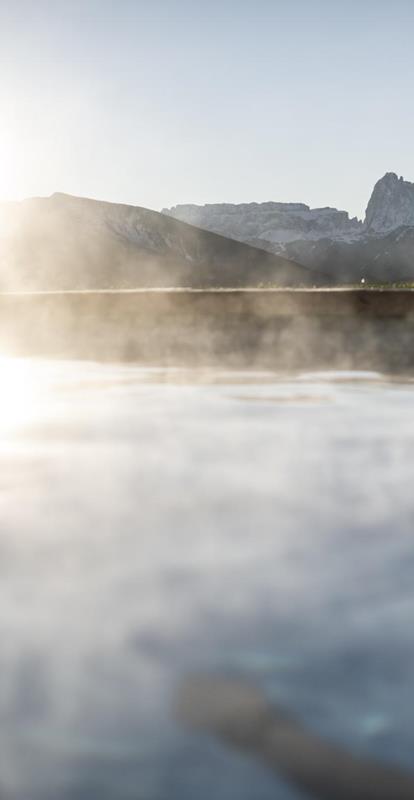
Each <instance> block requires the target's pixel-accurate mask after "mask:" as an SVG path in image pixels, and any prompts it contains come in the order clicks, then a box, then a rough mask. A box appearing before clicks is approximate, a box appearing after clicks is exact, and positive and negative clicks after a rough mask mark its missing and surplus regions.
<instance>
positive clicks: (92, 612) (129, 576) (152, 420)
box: [0, 358, 414, 800]
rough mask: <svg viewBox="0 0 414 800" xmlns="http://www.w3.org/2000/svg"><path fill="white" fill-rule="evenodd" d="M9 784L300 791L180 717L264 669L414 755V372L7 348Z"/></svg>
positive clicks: (265, 684)
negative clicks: (24, 356)
mask: <svg viewBox="0 0 414 800" xmlns="http://www.w3.org/2000/svg"><path fill="white" fill-rule="evenodd" d="M0 381H1V396H0V438H1V449H0V569H1V603H0V636H1V648H0V668H1V677H2V680H1V682H0V721H1V724H0V790H1V792H2V797H5V798H8V797H12V798H14V800H26V798H30V800H40V799H41V800H52V798H53V799H54V798H57V797H59V798H62V799H63V800H69V798H71V799H72V798H76V800H84V799H85V800H86V798H88V800H93V798H99V800H115V798H116V800H130V799H131V800H132V798H134V800H195V798H197V800H212V798H214V800H229V799H230V798H231V799H232V800H233V799H234V800H253V798H254V800H270V798H272V799H273V798H276V797H277V798H280V800H299V797H304V795H300V794H299V793H298V792H296V791H295V790H294V789H293V788H292V787H290V786H288V785H287V784H286V783H284V782H283V781H282V780H281V779H279V777H278V776H277V775H274V774H271V773H270V771H268V770H267V769H266V768H265V767H264V766H261V765H260V764H259V763H258V762H257V763H256V762H255V761H253V760H252V759H250V758H248V757H247V756H245V755H243V754H241V753H237V752H233V751H232V750H230V749H228V748H227V747H226V746H225V745H224V744H222V743H221V742H220V741H216V740H214V739H213V738H211V737H209V736H207V735H205V734H201V733H195V732H193V731H190V730H187V729H186V728H185V727H184V726H183V725H182V724H181V723H179V722H177V720H176V718H175V714H174V705H175V698H176V693H177V688H178V687H179V685H180V683H181V682H182V680H183V679H185V676H186V675H191V674H194V673H197V672H200V671H202V672H203V673H204V672H206V671H207V672H208V671H211V672H218V673H220V674H223V673H225V674H229V675H232V674H234V675H237V676H240V675H242V676H244V677H247V678H249V679H250V680H252V681H253V682H254V683H256V684H257V685H259V686H261V687H262V688H263V689H264V691H265V692H266V694H267V696H268V697H269V699H270V700H271V701H272V702H275V703H277V704H279V705H282V706H285V707H286V708H287V709H289V710H290V711H292V712H293V713H294V714H295V715H296V716H297V717H298V718H299V719H300V720H302V721H303V722H304V723H305V724H306V725H307V726H308V727H309V728H311V729H313V730H315V731H316V732H318V733H319V734H321V735H323V736H325V737H327V738H329V739H331V740H333V741H336V742H339V743H342V744H344V745H346V746H347V747H349V748H350V749H352V750H353V751H354V752H356V753H360V754H368V755H371V756H375V757H376V758H378V759H380V760H383V761H385V762H389V763H394V764H400V765H403V766H405V767H408V768H413V767H414V762H413V754H412V741H413V737H414V703H413V697H414V671H413V668H412V665H413V660H414V635H413V618H414V532H413V531H414V490H413V471H414V413H413V409H414V383H411V381H410V380H408V379H407V378H404V379H401V380H399V379H398V378H393V379H392V380H391V379H388V378H387V376H383V375H378V374H373V373H353V372H347V373H340V372H339V373H308V374H304V373H301V374H295V375H289V374H286V375H281V374H276V373H272V372H226V371H223V372H220V371H219V370H202V371H191V372H190V371H186V370H181V369H172V368H171V369H168V370H165V369H157V368H154V369H148V368H141V367H139V366H134V365H130V366H128V365H120V364H119V365H118V364H98V363H87V362H70V361H67V362H63V361H61V362H60V361H45V360H19V359H9V358H2V359H0Z"/></svg>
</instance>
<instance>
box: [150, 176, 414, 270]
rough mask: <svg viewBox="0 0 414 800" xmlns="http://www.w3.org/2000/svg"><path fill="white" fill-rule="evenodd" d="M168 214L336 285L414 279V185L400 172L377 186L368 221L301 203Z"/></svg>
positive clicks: (178, 209) (218, 207) (210, 207)
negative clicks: (320, 275)
mask: <svg viewBox="0 0 414 800" xmlns="http://www.w3.org/2000/svg"><path fill="white" fill-rule="evenodd" d="M164 213H166V214H168V215H171V216H173V217H174V218H175V219H181V220H186V221H187V222H193V224H194V222H195V221H196V222H197V224H198V225H199V226H200V227H205V228H207V229H208V230H215V231H219V232H221V233H226V235H227V236H232V237H233V238H235V239H239V240H241V241H244V242H249V243H250V244H252V245H254V246H259V247H263V248H264V249H266V250H268V251H269V252H271V253H274V254H276V255H280V256H283V257H285V258H287V259H292V260H294V261H295V262H298V263H300V264H303V265H304V266H307V267H308V268H309V269H312V270H317V271H319V272H322V273H324V274H325V275H329V276H330V280H331V281H334V282H336V281H338V282H354V281H360V280H361V279H362V278H365V279H368V280H372V281H404V280H414V184H413V183H410V182H408V181H405V180H404V179H403V178H402V177H400V178H399V177H398V176H397V175H396V174H395V173H394V172H387V173H386V174H385V175H384V176H383V177H382V178H381V179H380V180H379V181H378V182H377V183H376V184H375V187H374V190H373V192H372V195H371V198H370V200H369V203H368V206H367V210H366V215H365V220H364V221H363V222H360V221H359V220H357V219H356V218H352V219H350V217H349V215H348V214H347V213H346V211H338V210H337V209H335V208H322V209H310V208H309V206H306V205H303V204H301V203H273V202H272V203H246V204H240V205H230V204H216V205H214V204H213V205H206V206H191V205H182V206H174V207H173V208H171V209H164Z"/></svg>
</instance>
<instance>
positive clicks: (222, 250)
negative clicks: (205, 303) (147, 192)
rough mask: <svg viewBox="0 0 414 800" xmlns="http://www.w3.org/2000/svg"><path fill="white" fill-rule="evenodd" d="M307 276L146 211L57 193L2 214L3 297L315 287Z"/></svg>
mask: <svg viewBox="0 0 414 800" xmlns="http://www.w3.org/2000/svg"><path fill="white" fill-rule="evenodd" d="M321 282H323V278H322V276H316V275H314V274H313V273H312V272H311V271H310V270H309V269H308V268H306V267H303V266H301V265H299V264H296V263H294V262H293V261H292V260H287V259H285V258H283V257H279V256H277V255H275V254H271V253H269V252H268V251H266V250H263V249H258V248H255V247H252V246H251V245H248V244H245V243H243V242H238V241H234V240H233V239H228V238H226V237H223V236H221V235H218V234H215V233H212V232H209V231H205V230H201V229H198V228H195V227H194V226H192V225H189V224H187V223H184V222H181V221H178V220H174V219H172V218H168V217H167V216H165V215H162V214H160V213H159V212H157V211H151V210H149V209H146V208H143V207H141V206H132V205H126V204H117V203H110V202H107V201H100V200H94V199H90V198H82V197H75V196H73V195H67V194H63V193H60V192H57V193H55V194H53V195H51V196H50V197H43V198H28V199H27V200H24V201H22V202H20V203H10V204H8V203H5V204H2V205H1V206H0V289H2V290H3V291H8V290H12V291H13V290H20V289H25V290H26V289H29V290H30V289H33V290H38V289H61V290H65V289H82V288H83V289H88V288H91V289H103V288H139V287H150V286H154V287H157V286H158V287H162V286H164V287H167V286H179V285H181V286H190V287H192V286H195V287H203V286H205V287H209V286H235V287H237V286H247V285H249V284H252V285H258V284H260V283H264V284H265V285H268V284H269V285H281V286H286V285H313V284H315V283H321Z"/></svg>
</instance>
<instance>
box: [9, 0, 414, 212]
mask: <svg viewBox="0 0 414 800" xmlns="http://www.w3.org/2000/svg"><path fill="white" fill-rule="evenodd" d="M413 30H414V2H412V0H394V2H388V0H387V1H386V0H348V2H345V1H344V0H284V2H279V0H255V1H254V2H253V0H13V1H11V0H0V200H14V199H17V200H18V199H22V198H24V197H27V196H38V195H49V194H52V193H53V192H55V191H61V192H68V193H70V194H76V195H82V196H87V197H95V198H98V199H105V200H111V201H114V202H123V203H131V204H133V205H141V206H146V207H149V208H153V209H156V210H159V209H161V208H162V207H164V206H171V205H175V204H177V203H186V202H193V203H213V202H234V203H238V202H250V201H257V202H261V201H267V200H276V201H283V202H305V203H307V204H309V205H310V206H312V207H320V206H326V205H330V206H335V207H337V208H344V209H346V210H348V211H349V212H350V214H351V215H352V216H354V215H357V216H359V217H361V216H362V215H363V214H364V210H365V207H366V204H367V201H368V199H369V195H370V193H371V191H372V187H373V185H374V183H375V181H376V180H378V179H379V178H380V177H381V176H382V175H383V174H384V173H385V172H388V171H393V172H397V173H398V174H399V175H403V176H404V177H405V178H406V179H407V180H413V181H414V146H413V142H414V135H413V134H414V101H413V87H414V82H413V78H414V48H413V46H412V36H413Z"/></svg>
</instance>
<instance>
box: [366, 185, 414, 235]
mask: <svg viewBox="0 0 414 800" xmlns="http://www.w3.org/2000/svg"><path fill="white" fill-rule="evenodd" d="M404 225H414V183H410V182H409V181H405V180H404V178H403V177H402V176H400V177H398V175H396V174H395V172H386V173H385V175H384V176H383V177H382V178H380V180H379V181H377V183H376V184H375V186H374V190H373V192H372V195H371V198H370V201H369V203H368V206H367V210H366V215H365V227H366V229H367V231H368V232H369V233H379V234H386V233H389V232H390V231H392V230H395V229H396V228H400V227H402V226H404Z"/></svg>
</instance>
